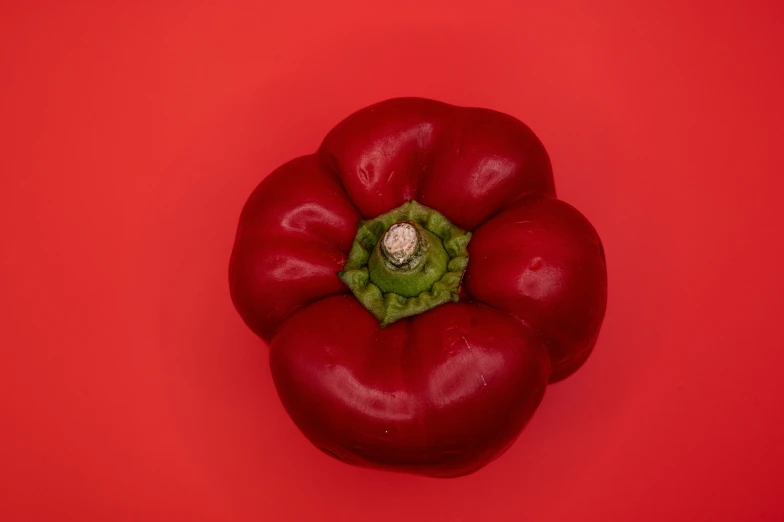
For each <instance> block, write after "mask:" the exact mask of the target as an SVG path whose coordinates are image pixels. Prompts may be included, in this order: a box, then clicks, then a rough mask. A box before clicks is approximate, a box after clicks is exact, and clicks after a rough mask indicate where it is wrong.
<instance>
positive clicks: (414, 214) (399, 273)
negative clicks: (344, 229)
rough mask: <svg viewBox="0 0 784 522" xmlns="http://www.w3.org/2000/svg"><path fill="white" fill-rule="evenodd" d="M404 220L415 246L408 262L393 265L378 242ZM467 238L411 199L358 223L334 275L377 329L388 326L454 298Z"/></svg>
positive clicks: (464, 267) (464, 262) (466, 255)
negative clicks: (371, 317) (377, 323)
mask: <svg viewBox="0 0 784 522" xmlns="http://www.w3.org/2000/svg"><path fill="white" fill-rule="evenodd" d="M406 222H407V223H409V224H411V225H413V226H414V227H415V228H416V230H417V233H418V236H417V237H418V240H419V241H418V246H417V250H416V253H415V255H414V256H412V260H411V261H410V262H407V263H405V264H403V265H401V266H396V264H395V263H393V262H392V259H391V258H389V256H388V254H387V252H386V250H385V249H384V248H383V247H382V245H381V244H380V243H381V241H382V239H383V238H384V234H385V233H386V232H387V230H389V229H390V227H392V225H395V224H400V223H406ZM470 240H471V233H470V232H466V231H464V230H461V229H460V228H458V227H456V226H455V225H453V224H452V223H450V222H449V220H448V219H447V218H446V217H444V216H443V215H442V214H440V213H439V212H437V211H435V210H433V209H431V208H428V207H425V206H423V205H420V204H419V203H417V202H416V201H409V202H408V203H405V204H403V205H402V206H400V207H398V208H396V209H394V210H391V211H389V212H387V213H386V214H381V215H380V216H378V217H376V218H374V219H370V220H368V221H360V222H359V228H358V230H357V235H356V237H355V238H354V243H353V245H352V247H351V252H350V253H349V256H348V259H347V260H346V264H345V265H344V266H343V270H342V271H340V272H338V277H339V278H340V279H341V280H342V281H343V282H344V283H346V285H347V286H348V287H349V288H350V289H351V291H352V292H353V294H354V296H355V297H356V298H357V299H358V300H359V302H360V303H362V305H363V306H364V307H365V308H367V309H368V310H369V311H370V312H371V313H372V314H373V315H374V316H375V317H376V318H377V319H378V320H379V321H380V322H381V326H386V325H388V324H390V323H393V322H395V321H398V320H400V319H403V318H405V317H411V316H413V315H417V314H421V313H423V312H426V311H427V310H430V309H432V308H435V307H436V306H439V305H442V304H444V303H448V302H450V301H457V300H458V292H459V289H460V283H461V282H462V279H463V273H464V272H465V269H466V266H468V242H469V241H470ZM382 289H383V290H382Z"/></svg>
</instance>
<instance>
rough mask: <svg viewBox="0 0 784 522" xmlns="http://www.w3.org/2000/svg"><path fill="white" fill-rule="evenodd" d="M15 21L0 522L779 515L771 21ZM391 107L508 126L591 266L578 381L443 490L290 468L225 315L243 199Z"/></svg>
mask: <svg viewBox="0 0 784 522" xmlns="http://www.w3.org/2000/svg"><path fill="white" fill-rule="evenodd" d="M17 4H19V5H21V6H23V7H10V6H8V5H6V6H4V7H2V14H0V20H1V21H0V24H1V26H0V60H1V66H2V68H1V69H0V91H1V98H0V109H1V114H2V131H1V132H2V141H1V142H0V143H2V147H0V150H1V151H2V153H1V154H0V176H2V177H1V178H0V183H1V185H0V198H2V204H1V205H0V222H2V239H1V240H0V241H1V243H0V244H2V255H1V257H0V277H1V278H2V280H1V281H0V282H1V283H2V284H1V287H2V291H1V293H0V306H1V307H2V318H0V322H1V323H0V326H2V328H1V329H0V345H1V346H2V351H1V352H0V357H1V359H0V415H1V416H0V423H1V427H0V519H1V520H3V521H9V522H13V521H23V520H42V521H44V520H46V521H53V522H55V521H56V522H66V521H72V520H73V521H80V522H91V521H98V520H101V521H113V522H121V521H126V520H127V521H130V520H147V521H172V522H176V521H184V522H199V521H245V520H247V521H251V520H253V521H257V520H265V521H278V520H297V521H299V520H318V521H333V520H334V521H338V520H340V521H352V520H373V521H375V522H383V521H392V520H414V521H416V520H428V521H440V520H444V521H475V520H488V521H495V520H498V521H513V520H514V521H518V520H531V521H537V522H547V521H565V520H574V521H581V522H587V521H602V522H606V521H612V520H619V521H628V520H634V521H640V522H646V521H662V520H667V521H695V520H700V521H702V520H705V521H711V522H720V521H727V522H730V521H732V522H739V521H741V522H743V521H750V520H771V521H781V520H784V377H782V366H784V341H782V335H781V329H782V327H781V326H780V324H781V323H780V321H781V320H782V319H781V314H782V311H784V297H783V296H784V285H782V279H783V278H782V267H783V266H784V259H782V246H781V245H782V242H783V241H784V239H782V238H783V237H784V234H782V232H781V228H782V225H784V221H783V220H782V218H781V213H782V211H783V210H784V209H783V208H782V203H781V201H782V200H781V198H782V196H781V194H782V189H784V183H782V177H783V176H782V160H783V159H784V158H782V156H783V154H782V150H783V147H782V139H784V132H783V131H782V126H783V124H782V122H783V121H784V103H783V102H782V92H784V79H783V78H782V76H783V75H784V73H782V63H784V52H782V51H783V50H784V36H783V35H782V31H781V27H782V24H784V8H782V7H780V6H781V5H782V4H781V2H774V1H772V0H771V1H768V2H764V1H759V2H748V3H747V2H745V1H743V2H742V1H740V0H738V1H735V2H727V1H723V2H715V1H713V2H707V1H706V2H701V3H697V2H689V3H687V4H683V5H681V6H680V7H675V3H672V4H671V5H670V4H667V5H665V4H664V3H661V2H627V1H615V2H608V1H604V2H576V1H574V2H568V1H552V2H509V5H508V6H506V5H502V4H501V3H499V2H494V1H482V2H478V3H476V2H458V1H456V0H452V1H449V2H447V1H438V2H426V1H421V0H420V1H413V2H409V1H399V2H395V3H394V5H391V4H390V5H386V6H383V7H382V6H381V5H380V4H376V3H374V2H366V1H361V2H360V1H355V2H348V1H341V2H337V3H336V2H322V1H318V2H306V3H303V2H296V1H290V2H217V1H215V2H195V1H193V2H185V1H183V2H174V1H168V2H163V3H160V2H158V3H156V4H157V5H155V6H153V2H114V3H111V2H93V3H86V2H51V3H43V2H37V3H36V2H17ZM512 4H515V6H514V7H512V6H511V5H512ZM526 4H529V5H526ZM543 4H546V5H543ZM639 4H648V5H646V6H641V5H639ZM399 95H417V96H425V97H432V98H436V99H440V100H442V101H446V102H451V103H456V104H461V105H477V106H485V107H490V108H494V109H497V110H501V111H504V112H508V113H511V114H513V115H515V116H517V117H518V118H521V119H522V120H524V121H525V122H527V123H528V124H529V125H530V126H531V127H532V128H533V129H534V130H535V132H537V133H538V135H539V136H540V137H541V139H542V140H543V142H544V143H545V145H546V146H547V148H548V150H549V152H550V154H551V156H552V160H553V164H554V168H555V172H556V186H557V188H558V190H559V194H560V196H561V198H563V199H565V200H566V201H568V202H570V203H571V204H573V205H575V206H576V207H577V208H579V209H580V210H581V211H582V212H583V213H584V214H585V215H586V216H587V217H588V218H589V219H590V220H591V221H592V222H593V224H594V225H595V226H596V228H597V229H598V230H599V232H600V234H601V236H602V239H603V241H604V244H605V247H606V252H607V258H608V264H609V276H610V301H609V307H608V312H607V317H606V320H605V323H604V327H603V330H602V334H601V337H600V339H599V344H598V346H597V349H596V351H595V353H594V355H593V356H592V358H591V359H590V361H589V362H588V364H586V366H584V368H583V369H582V370H581V371H580V372H578V373H577V374H576V375H574V376H573V377H572V378H570V379H568V380H567V381H565V382H563V383H560V384H557V385H554V386H552V387H550V388H549V389H548V392H547V394H546V396H545V399H544V402H543V403H542V405H541V407H540V409H539V411H538V412H537V414H536V415H535V417H534V419H533V421H532V422H531V423H530V425H529V427H528V428H527V429H526V431H525V432H524V434H523V436H522V437H521V438H520V439H519V440H518V442H517V443H516V444H515V445H514V446H513V447H512V449H511V450H510V451H509V452H508V453H507V454H506V455H505V456H504V457H503V458H501V459H500V460H497V461H496V462H494V463H493V464H491V465H490V466H489V467H487V468H485V469H484V470H482V471H480V472H478V473H476V474H475V475H472V476H469V477H466V478H462V479H456V480H436V479H426V478H420V477H414V476H406V475H398V474H391V473H381V472H375V471H372V470H363V469H357V468H353V467H349V466H346V465H344V464H341V463H339V462H337V461H335V460H332V459H330V458H328V457H326V456H324V455H323V454H322V453H321V452H319V451H318V450H316V449H315V448H313V447H311V446H310V444H309V443H308V442H306V440H305V439H304V437H302V436H301V435H300V434H299V432H298V431H297V430H296V429H295V427H294V425H293V424H292V423H291V421H290V420H289V419H288V417H287V416H286V414H285V412H284V411H283V409H282V407H281V405H280V403H279V401H278V399H277V396H276V395H275V390H274V388H273V386H272V382H271V379H270V374H269V370H268V366H267V348H266V347H265V346H264V345H263V344H262V343H261V342H260V341H258V340H257V339H255V338H254V337H253V335H252V334H251V333H250V332H249V331H248V329H247V328H245V326H244V325H243V324H242V322H241V321H240V318H239V317H238V315H237V313H236V312H235V311H234V309H233V308H232V305H231V303H230V300H229V294H228V284H227V263H228V256H229V252H230V249H231V245H232V241H233V234H234V227H235V225H236V221H237V218H238V215H239V211H240V209H241V206H242V204H243V203H244V201H245V198H246V197H247V196H248V194H249V193H250V191H251V189H252V188H253V187H254V186H255V185H256V184H257V183H258V182H259V180H260V179H261V178H262V177H263V176H264V175H265V174H266V173H268V172H269V171H270V170H271V169H273V168H274V167H276V166H277V165H279V164H280V163H282V162H284V161H286V160H287V159H290V158H291V157H293V156H295V155H299V154H304V153H307V152H310V151H312V150H313V149H315V148H316V147H317V145H318V143H319V141H320V139H321V138H322V136H323V135H324V134H325V133H326V132H327V130H328V129H329V128H330V127H331V126H332V125H334V124H335V123H336V122H337V121H338V120H339V119H341V118H342V117H344V116H345V115H347V114H348V113H349V112H351V111H353V110H355V109H358V108H360V107H362V106H364V105H368V104H370V103H373V102H376V101H380V100H382V99H385V98H388V97H392V96H399Z"/></svg>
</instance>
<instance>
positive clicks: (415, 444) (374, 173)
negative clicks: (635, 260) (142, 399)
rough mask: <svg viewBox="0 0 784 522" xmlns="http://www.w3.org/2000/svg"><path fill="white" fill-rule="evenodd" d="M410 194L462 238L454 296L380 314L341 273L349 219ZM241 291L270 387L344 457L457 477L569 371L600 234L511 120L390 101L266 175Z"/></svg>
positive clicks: (240, 255)
mask: <svg viewBox="0 0 784 522" xmlns="http://www.w3.org/2000/svg"><path fill="white" fill-rule="evenodd" d="M408 201H415V202H418V203H419V204H421V205H424V206H426V207H428V208H430V209H434V210H435V211H438V212H440V213H441V214H443V216H445V217H446V218H447V219H448V220H450V221H451V223H452V224H454V225H456V226H457V227H460V228H462V229H463V230H465V231H468V232H470V234H471V239H470V242H469V243H468V247H467V248H468V264H467V269H466V270H465V273H464V276H463V284H462V287H461V288H460V293H459V295H460V298H459V301H457V302H448V303H446V304H442V305H439V306H436V307H435V308H433V309H431V310H428V311H425V312H423V313H420V314H418V315H414V316H412V317H406V318H403V319H400V320H398V321H396V322H393V323H391V324H388V325H386V326H384V327H382V326H381V324H380V322H379V320H378V319H377V318H376V317H374V316H373V315H372V314H371V313H370V312H369V311H368V309H366V308H365V307H364V306H363V305H362V304H361V303H360V302H359V300H358V299H357V298H355V296H354V295H352V293H351V290H350V289H349V288H348V286H347V285H346V284H344V282H343V281H341V279H340V278H339V277H338V276H337V273H338V272H340V271H341V270H342V269H343V266H344V264H345V263H346V260H347V258H348V255H349V251H350V250H351V248H352V242H353V241H354V237H355V234H357V227H358V222H360V221H362V220H369V219H373V218H375V217H376V216H379V215H381V214H384V213H387V212H390V211H391V210H392V209H395V208H397V207H399V206H401V205H403V204H405V203H406V202H408ZM229 273H230V288H231V295H232V299H233V302H234V304H235V306H236V308H237V310H238V311H239V313H240V315H241V316H242V318H243V320H244V321H245V323H246V324H247V325H248V326H249V327H250V328H251V329H252V330H253V331H254V332H255V333H256V334H258V335H259V336H260V337H261V338H262V339H264V340H265V341H266V342H267V343H269V345H270V366H271V370H272V376H273V379H274V382H275V386H276V388H277V391H278V394H279V396H280V399H281V401H282V403H283V405H284V407H285V408H286V410H287V412H288V413H289V415H290V416H291V418H292V419H293V421H294V422H295V423H296V425H297V426H298V427H299V429H300V430H301V431H302V433H303V434H304V435H305V436H306V437H307V438H308V439H309V440H310V441H311V442H312V443H313V444H314V445H316V446H317V447H318V448H320V449H321V450H323V451H325V452H326V453H328V454H330V455H332V456H334V457H336V458H338V459H340V460H342V461H345V462H348V463H351V464H355V465H361V466H369V467H374V468H379V469H387V470H394V471H403V472H410V473H417V474H423V475H429V476H435V477H455V476H461V475H465V474H468V473H472V472H474V471H476V470H478V469H480V468H482V467H483V466H485V465H486V464H488V463H489V462H491V461H492V460H493V459H495V458H496V457H498V456H500V455H501V454H502V453H503V452H504V451H505V450H506V449H507V448H508V447H509V446H510V445H511V444H512V443H513V442H514V440H515V439H516V438H517V436H518V435H519V434H520V432H521V430H522V429H523V427H524V426H525V425H526V423H527V422H528V421H529V419H530V418H531V416H532V415H533V413H534V411H535V410H536V408H537V407H538V405H539V404H540V402H541V400H542V397H543V394H544V391H545V388H546V386H547V384H548V383H552V382H554V381H557V380H560V379H563V378H565V377H567V376H568V375H570V374H571V373H573V372H574V371H575V370H577V369H578V368H579V367H580V365H581V364H582V363H583V362H584V361H585V360H586V359H587V357H588V356H589V354H590V352H591V350H592V348H593V346H594V344H595V342H596V339H597V336H598V333H599V329H600V326H601V323H602V320H603V318H604V313H605V308H606V301H607V271H606V265H605V259H604V252H603V248H602V244H601V241H600V239H599V236H598V235H597V232H596V231H595V229H594V228H593V227H592V226H591V224H590V223H589V222H588V221H587V220H586V219H585V217H583V216H582V215H581V214H580V213H579V212H578V211H577V210H576V209H574V208H573V207H571V206H570V205H568V204H567V203H565V202H562V201H560V200H558V199H556V195H555V188H554V182H553V175H552V170H551V166H550V160H549V158H548V155H547V152H546V151H545V149H544V147H543V145H542V143H541V142H540V141H539V139H538V138H537V137H536V136H535V135H534V133H533V132H532V131H531V130H530V129H529V128H528V127H527V126H526V125H524V124H523V123H522V122H520V121H519V120H517V119H515V118H513V117H511V116H508V115H505V114H502V113H499V112H496V111H492V110H488V109H480V108H464V107H457V106H453V105H448V104H445V103H441V102H437V101H432V100H426V99H420V98H398V99H392V100H387V101H384V102H381V103H378V104H375V105H372V106H370V107H367V108H364V109H362V110H359V111H357V112H355V113H354V114H352V115H350V116H349V117H347V118H346V119H345V120H343V121H342V122H340V123H339V124H338V125H337V126H336V127H335V128H334V129H332V130H331V131H330V132H329V133H328V135H327V136H326V138H325V139H324V141H323V143H322V144H321V146H320V148H319V149H318V151H317V152H316V153H314V154H311V155H307V156H303V157H300V158H296V159H294V160H292V161H290V162H288V163H287V164H285V165H283V166H281V167H280V168H278V169H277V170H276V171H274V172H273V173H272V174H270V175H269V176H268V177H266V178H265V179H264V180H263V181H262V182H261V183H260V185H259V186H258V187H257V188H256V190H255V191H254V192H253V193H252V194H251V196H250V198H249V199H248V201H247V203H246V205H245V207H244V209H243V211H242V214H241V216H240V220H239V227H238V231H237V236H236V241H235V245H234V249H233V252H232V255H231V261H230V269H229Z"/></svg>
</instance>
